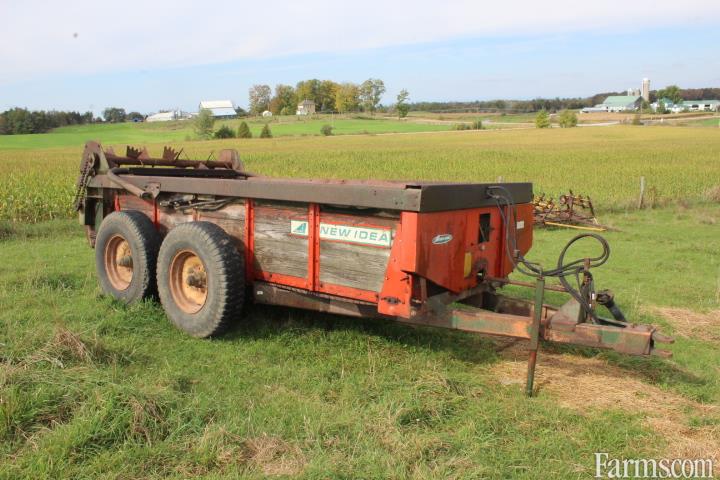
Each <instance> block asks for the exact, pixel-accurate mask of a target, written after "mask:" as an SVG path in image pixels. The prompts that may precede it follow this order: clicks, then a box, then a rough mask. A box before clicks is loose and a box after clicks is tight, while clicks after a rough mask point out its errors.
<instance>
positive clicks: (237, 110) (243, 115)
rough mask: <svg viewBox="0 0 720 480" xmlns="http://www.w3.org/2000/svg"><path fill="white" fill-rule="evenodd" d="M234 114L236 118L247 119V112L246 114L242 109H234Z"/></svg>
mask: <svg viewBox="0 0 720 480" xmlns="http://www.w3.org/2000/svg"><path fill="white" fill-rule="evenodd" d="M235 114H236V115H237V116H238V117H247V114H248V112H246V111H245V109H244V108H242V107H235Z"/></svg>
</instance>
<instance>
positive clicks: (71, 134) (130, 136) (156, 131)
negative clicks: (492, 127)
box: [0, 115, 450, 150]
mask: <svg viewBox="0 0 720 480" xmlns="http://www.w3.org/2000/svg"><path fill="white" fill-rule="evenodd" d="M246 121H248V123H249V125H250V130H251V131H252V133H253V136H255V137H257V136H259V135H260V130H261V129H262V127H263V125H264V124H265V123H266V122H268V123H269V124H270V128H271V130H272V133H273V136H277V137H283V136H296V135H313V136H316V135H320V127H322V126H323V125H325V124H328V125H332V126H333V127H334V128H333V134H334V135H348V134H363V133H369V134H380V133H409V132H432V131H442V130H449V129H450V126H449V125H434V124H427V123H416V122H411V121H402V120H396V119H388V118H380V117H378V118H377V119H373V118H352V117H346V116H336V117H331V116H329V115H323V116H318V117H315V118H312V119H305V118H297V117H294V116H292V117H274V118H270V119H265V120H260V119H257V118H253V119H248V120H246ZM240 122H241V120H218V121H216V122H215V127H214V128H215V130H217V129H218V128H219V127H220V126H221V125H228V126H229V127H231V128H232V129H233V130H237V127H238V126H239V125H240ZM193 138H195V133H194V131H193V128H192V122H191V121H179V122H154V123H114V124H94V125H75V126H70V127H61V128H57V129H55V130H53V131H51V132H49V133H43V134H34V135H2V136H0V150H24V149H41V148H56V147H79V146H82V145H84V143H85V142H86V141H87V140H102V141H103V142H104V143H106V144H114V143H127V144H142V143H162V142H174V143H177V142H181V141H188V140H191V139H193Z"/></svg>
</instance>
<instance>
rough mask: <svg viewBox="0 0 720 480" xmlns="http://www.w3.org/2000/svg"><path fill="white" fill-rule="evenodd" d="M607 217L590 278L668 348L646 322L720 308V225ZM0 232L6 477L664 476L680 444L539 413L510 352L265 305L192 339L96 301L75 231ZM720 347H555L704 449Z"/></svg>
mask: <svg viewBox="0 0 720 480" xmlns="http://www.w3.org/2000/svg"><path fill="white" fill-rule="evenodd" d="M603 219H604V220H605V221H607V222H609V223H612V224H613V225H615V226H617V227H619V228H621V229H622V230H623V231H622V232H612V233H609V234H608V238H609V240H610V241H611V243H612V245H613V248H614V250H613V254H612V257H611V261H610V263H609V264H608V265H607V266H606V267H603V268H602V269H601V270H599V271H598V272H597V274H596V279H597V281H598V282H600V283H601V285H602V286H609V287H612V288H614V289H615V291H616V293H617V294H618V299H619V301H620V304H621V306H622V307H623V308H624V309H625V310H626V311H627V313H628V314H629V315H631V318H632V319H633V320H636V321H637V320H640V321H643V322H644V321H653V322H655V323H659V324H660V325H662V326H663V327H664V329H665V331H666V332H669V333H673V329H672V327H671V326H670V325H668V323H667V321H665V320H663V319H661V318H657V317H653V316H652V315H651V314H648V313H647V310H646V307H649V306H654V305H669V306H681V307H689V308H693V309H698V310H706V309H712V308H714V309H717V308H718V307H719V306H720V299H719V298H718V295H719V294H720V291H718V288H719V287H718V286H719V285H720V284H719V283H718V282H720V254H719V253H718V252H720V240H719V239H718V237H717V235H716V230H717V222H718V221H720V207H718V206H714V207H704V208H703V209H702V210H700V209H683V208H674V209H663V210H659V211H643V212H636V213H633V214H608V215H606V216H605V217H604V218H603ZM4 232H5V234H4V235H5V237H4V239H3V240H0V257H2V258H3V259H4V268H3V269H2V270H0V303H1V304H2V305H3V308H2V309H0V363H2V365H1V367H2V368H1V369H0V398H1V399H2V402H0V439H1V440H2V441H0V455H2V457H0V458H1V460H0V478H8V479H10V478H12V479H16V478H32V479H38V478H53V479H57V478H98V477H102V478H161V477H163V478H165V477H168V476H169V477H172V478H188V477H190V476H194V475H198V476H202V477H205V478H221V477H225V476H230V477H233V476H235V475H242V476H247V477H251V478H261V477H263V476H265V475H266V474H268V475H269V474H283V473H284V474H288V475H291V476H296V475H297V476H301V477H303V478H339V477H352V478H359V477H362V478H387V477H394V478H445V477H454V478H476V477H486V478H578V477H586V476H591V475H592V471H593V470H592V468H593V457H592V454H593V452H596V451H603V452H609V453H610V454H611V456H613V457H626V458H639V457H648V456H649V457H655V458H658V457H659V456H661V455H663V452H665V451H666V449H667V448H670V447H672V445H673V444H674V442H676V441H677V438H676V437H675V436H674V435H671V436H666V435H665V434H662V433H659V432H654V431H653V430H652V428H651V427H650V426H649V424H648V423H647V422H646V421H645V418H652V415H653V412H651V411H648V412H643V413H637V412H628V411H624V410H622V409H621V408H617V409H616V408H609V409H608V408H592V405H590V406H584V405H583V406H582V407H585V408H584V413H578V411H577V410H574V409H569V408H566V407H563V406H560V405H558V399H557V398H556V396H555V395H554V394H552V393H549V392H551V391H552V389H551V386H552V385H551V384H552V383H553V382H557V381H559V380H558V379H556V380H552V379H550V380H549V382H550V385H548V384H546V383H543V384H541V387H540V392H539V396H538V397H536V398H534V399H531V400H528V399H527V398H525V397H524V396H523V393H522V389H521V386H520V385H519V384H517V383H514V382H511V383H507V382H505V381H504V380H503V379H502V378H499V377H498V376H497V374H494V373H493V370H492V369H493V367H494V366H497V365H499V364H501V363H502V362H504V361H506V360H504V357H503V353H502V352H501V351H500V349H499V348H498V345H497V344H495V343H494V342H493V341H491V340H489V339H484V338H481V337H478V336H473V335H469V334H462V333H458V332H448V331H439V330H431V329H423V328H421V329H411V328H408V327H404V326H401V325H397V324H393V323H389V322H383V321H369V320H367V321H366V320H356V319H347V318H342V317H336V316H330V315H321V314H314V313H305V312H300V311H295V310H289V309H282V308H269V307H265V308H260V307H255V308H250V309H248V310H247V312H246V316H245V318H244V320H243V321H242V322H241V324H239V325H238V326H237V327H236V328H234V329H233V330H232V331H231V332H230V333H229V334H228V335H226V336H225V337H223V338H221V339H217V340H198V339H193V338H190V337H187V336H186V335H184V334H182V333H180V332H179V331H177V330H175V329H174V328H173V327H172V326H171V324H170V323H169V322H168V321H167V320H166V319H165V317H164V315H163V312H162V309H161V307H160V306H159V305H157V304H155V303H152V302H151V303H145V304H141V305H135V306H130V307H126V306H124V305H121V304H119V303H116V302H114V301H112V300H110V299H107V298H104V297H102V296H100V295H99V289H98V287H97V286H96V280H95V276H94V259H93V251H92V250H90V249H89V248H88V247H87V245H86V242H85V239H84V238H83V235H82V232H81V227H80V226H78V225H77V224H75V223H74V222H71V221H54V222H48V223H42V224H38V225H35V226H32V225H31V226H27V225H6V226H5V229H4ZM572 234H573V232H569V231H566V230H556V231H540V232H537V235H536V242H535V247H534V249H533V251H532V252H531V255H530V256H531V257H532V258H535V259H540V260H542V261H543V262H551V260H552V259H554V257H555V256H556V255H557V251H558V249H559V246H560V245H561V242H563V241H564V240H566V239H567V238H569V236H571V235H572ZM718 346H719V345H718V342H712V341H704V340H701V339H687V338H682V337H681V338H679V339H678V342H677V343H676V344H675V345H673V346H672V347H671V349H672V350H673V352H674V354H675V357H674V359H673V360H671V361H666V360H660V359H643V358H626V357H623V356H621V355H616V354H612V353H597V352H594V351H591V350H585V349H563V348H558V347H550V346H546V347H545V348H546V351H548V350H549V351H550V352H555V354H558V353H562V352H564V351H571V352H574V353H576V354H579V355H583V356H599V358H601V359H603V361H605V362H607V363H608V364H609V365H611V366H613V368H619V369H620V371H621V372H623V373H622V375H623V376H624V377H625V378H634V379H637V380H639V381H641V382H643V383H644V384H646V385H647V386H648V387H647V388H659V389H660V390H661V391H663V392H666V393H665V394H664V395H674V396H676V397H677V398H684V399H687V400H686V401H688V402H691V403H690V404H689V405H691V406H689V407H686V409H687V411H685V412H684V413H683V415H687V417H688V418H689V419H695V420H683V419H674V420H673V421H676V422H680V423H679V424H682V425H685V426H684V427H683V428H684V431H685V432H688V431H690V432H692V431H694V430H693V429H700V428H707V426H708V425H710V426H712V425H717V424H718V422H720V419H719V418H717V417H713V416H710V417H708V416H707V412H705V411H703V410H700V409H699V408H700V407H699V404H696V403H694V402H697V401H699V402H702V403H707V404H717V403H718V401H720V383H719V381H718V378H719V377H720V374H719V372H718V371H717V369H716V368H715V369H713V368H708V367H709V366H710V365H718V364H720V348H718ZM545 355H546V354H545V353H541V355H540V364H539V366H538V371H539V372H543V371H544V369H551V368H552V367H551V366H548V365H545V361H546V360H545V359H546V357H545ZM519 375H520V376H521V375H522V373H521V374H519ZM578 378H579V377H578ZM513 380H517V381H518V382H521V381H522V378H519V379H513ZM573 381H574V380H573V379H572V378H571V379H569V380H568V383H569V384H570V385H572V383H573ZM543 385H544V386H543ZM545 387H547V388H545ZM609 387H610V386H609ZM610 388H612V387H610ZM548 389H549V390H548ZM627 395H630V396H633V395H642V392H627ZM569 398H572V394H570V397H569ZM638 398H642V397H638ZM692 405H698V406H697V407H692ZM695 408H697V409H698V410H697V411H696V410H694V409H695ZM698 419H703V420H702V421H701V422H699V423H698ZM684 422H687V424H686V423H684ZM708 422H709V423H708ZM698 431H699V430H698Z"/></svg>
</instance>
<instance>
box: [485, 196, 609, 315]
mask: <svg viewBox="0 0 720 480" xmlns="http://www.w3.org/2000/svg"><path fill="white" fill-rule="evenodd" d="M488 190H497V191H501V192H503V193H501V194H497V193H489V196H490V197H491V198H493V199H494V200H495V203H496V205H497V207H498V211H499V212H500V217H501V218H502V221H503V225H505V253H506V255H507V257H508V259H509V260H510V262H511V263H512V265H513V267H514V268H515V269H516V270H517V271H519V272H520V273H522V274H524V275H527V276H530V277H534V278H539V277H555V278H557V279H558V280H559V281H560V284H562V286H563V287H564V288H565V290H567V292H568V293H569V294H570V296H572V297H573V298H574V299H575V300H576V301H577V302H578V303H579V304H580V306H581V308H582V309H583V311H584V312H585V313H586V314H587V315H589V316H590V317H592V319H593V321H594V322H595V323H600V320H599V318H598V316H597V313H596V312H595V310H594V309H593V308H592V306H591V305H590V303H589V302H588V301H587V300H586V299H585V297H584V296H583V295H582V294H581V292H580V290H581V286H580V283H581V282H580V274H581V273H584V274H585V275H586V276H587V278H588V280H589V281H590V282H592V274H591V273H590V272H589V271H588V270H589V269H590V268H594V267H599V266H601V265H603V264H604V263H605V262H607V260H608V258H610V245H609V244H608V242H607V240H605V238H604V237H602V236H600V235H598V234H596V233H581V234H579V235H576V236H575V237H573V238H572V239H570V241H569V242H568V243H567V244H565V246H564V247H563V249H562V250H561V252H560V256H559V257H558V261H557V265H556V267H555V268H554V269H551V270H543V268H542V266H541V265H539V264H537V263H533V262H530V261H528V260H526V259H525V257H523V255H522V254H521V253H520V252H519V251H518V250H517V244H516V231H515V227H516V225H517V223H516V222H517V209H516V204H515V202H514V200H513V198H512V194H511V193H510V191H509V190H508V189H507V188H505V187H503V186H502V185H492V186H490V187H488ZM501 200H503V201H504V202H505V205H507V207H508V212H509V213H510V214H511V215H512V217H511V218H507V215H506V212H505V209H504V208H503V205H502V204H501V202H500V201H501ZM584 238H592V239H594V240H596V241H597V242H598V243H600V245H601V246H602V253H601V254H600V255H598V256H596V257H591V258H589V259H587V260H588V265H587V266H586V265H585V262H586V259H585V258H580V259H577V260H573V261H571V262H568V263H565V256H566V254H567V252H568V250H570V247H572V246H573V245H574V244H575V243H576V242H578V241H579V240H582V239H584ZM516 258H517V260H516ZM523 267H524V268H523ZM569 276H574V277H575V281H576V283H577V285H578V287H577V288H574V287H573V286H572V285H571V284H570V282H568V280H567V278H566V277H569Z"/></svg>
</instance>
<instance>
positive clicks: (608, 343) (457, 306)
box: [76, 142, 672, 394]
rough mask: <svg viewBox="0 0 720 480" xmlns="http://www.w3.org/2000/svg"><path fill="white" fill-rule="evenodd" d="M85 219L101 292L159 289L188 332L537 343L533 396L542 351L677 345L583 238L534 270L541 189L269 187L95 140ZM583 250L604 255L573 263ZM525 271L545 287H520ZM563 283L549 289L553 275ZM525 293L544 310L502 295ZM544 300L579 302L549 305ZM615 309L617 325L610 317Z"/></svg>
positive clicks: (227, 167) (237, 172)
mask: <svg viewBox="0 0 720 480" xmlns="http://www.w3.org/2000/svg"><path fill="white" fill-rule="evenodd" d="M80 170H81V172H80V177H79V179H78V194H77V197H76V207H77V209H78V211H79V213H80V220H81V223H82V224H84V225H85V228H86V232H87V236H88V240H89V242H90V244H91V245H92V246H93V247H94V248H95V250H96V267H97V272H98V277H99V281H100V284H101V287H102V289H103V291H104V292H105V293H107V294H109V295H112V296H114V297H116V298H118V299H121V300H123V301H125V302H133V301H137V300H139V299H141V298H143V297H146V296H149V295H150V294H151V293H153V292H154V291H155V290H157V292H158V294H159V297H160V301H161V303H162V305H163V308H164V309H165V312H166V313H167V316H168V318H169V319H170V320H171V321H172V322H173V323H174V324H175V325H176V326H178V327H179V328H181V329H183V330H184V331H186V332H187V333H189V334H190V335H194V336H198V337H206V336H211V335H218V334H220V333H221V332H222V331H223V330H224V329H225V328H227V327H228V325H229V324H230V322H231V321H234V320H236V319H237V318H238V316H239V315H240V314H241V311H240V310H241V308H242V306H243V304H244V303H246V299H252V300H253V301H255V302H256V303H264V304H273V305H283V306H287V307H295V308H303V309H309V310H315V311H320V312H329V313H334V314H341V315H349V316H356V317H376V318H384V319H392V320H396V321H399V322H403V323H408V324H413V325H427V326H434V327H444V328H452V329H458V330H463V331H467V332H475V333H481V334H487V335H497V336H503V337H511V338H516V339H523V340H527V341H528V347H529V351H530V354H529V363H528V379H527V392H528V394H532V390H533V387H532V383H533V376H534V369H535V362H536V357H537V351H538V347H539V343H540V340H548V341H552V342H558V343H566V344H573V345H583V346H588V347H597V348H607V349H612V350H615V351H618V352H622V353H626V354H630V355H661V356H668V355H669V352H666V351H664V350H659V349H657V348H656V344H658V343H667V342H671V341H672V339H670V338H668V337H665V336H663V335H662V334H660V333H659V332H658V331H657V330H656V329H655V328H654V327H652V326H650V325H638V324H633V323H629V322H627V321H626V319H625V317H624V315H623V314H622V312H621V311H620V310H619V309H618V307H617V306H616V305H615V303H614V301H613V296H612V294H611V293H610V292H609V291H596V290H595V287H594V282H593V276H592V273H591V270H592V268H594V267H597V266H600V265H602V264H603V263H604V262H605V261H606V260H607V258H608V255H609V247H608V245H607V243H606V242H605V241H604V240H603V239H602V238H601V237H599V236H597V235H595V234H590V233H584V234H581V235H579V236H578V237H576V238H575V239H573V240H572V241H571V242H570V243H569V244H568V245H567V246H566V247H565V248H564V249H563V251H562V254H561V256H560V258H559V261H558V264H557V266H556V267H555V268H552V269H547V270H543V269H542V268H541V267H540V266H539V265H537V264H533V263H531V262H529V261H528V260H526V259H525V255H526V254H527V253H528V251H529V250H530V248H531V246H532V241H533V217H534V207H533V203H532V201H533V195H532V185H531V184H529V183H502V184H469V183H427V182H418V183H409V182H402V183H401V182H358V181H331V180H296V179H281V178H268V177H261V176H257V175H253V174H251V173H249V172H247V171H245V170H244V168H243V165H242V162H240V160H239V157H238V155H237V153H236V152H235V151H233V150H223V151H222V152H221V153H220V154H219V158H218V159H217V160H214V161H191V160H180V158H179V155H178V154H177V153H176V152H174V151H173V150H171V149H169V148H166V149H165V151H164V153H163V155H162V157H161V158H152V157H150V156H149V155H148V154H147V152H146V151H145V150H142V151H141V150H136V149H128V151H127V152H126V154H125V155H117V154H115V153H114V152H112V151H111V150H107V151H104V150H103V149H102V148H101V146H100V145H99V144H98V143H95V142H89V143H88V144H87V145H86V147H85V151H84V152H83V158H82V161H81V167H80ZM582 239H594V240H597V241H599V242H600V244H601V246H602V253H600V254H599V255H598V256H597V257H595V258H585V259H579V260H575V261H566V259H565V256H566V253H567V251H568V249H569V247H570V246H571V245H572V244H573V243H574V242H576V241H578V240H582ZM513 271H518V272H522V273H526V274H527V275H529V276H530V277H531V278H532V282H520V281H515V280H511V279H510V278H509V277H510V274H511V273H512V272H513ZM553 277H554V278H557V279H558V280H559V282H560V283H559V285H546V283H545V281H546V279H548V278H553ZM508 284H513V285H519V286H525V287H530V288H532V289H534V292H535V293H534V300H529V301H528V300H521V299H518V298H512V297H509V296H506V295H503V294H501V293H500V290H501V289H502V287H503V286H505V285H508ZM547 290H553V291H561V292H564V293H567V294H568V295H569V300H568V301H567V303H565V305H563V306H562V307H560V308H555V307H552V306H549V305H547V304H545V303H544V299H545V292H546V291H547ZM599 306H604V307H605V308H606V310H607V311H608V312H609V314H610V316H609V317H603V316H601V315H600V313H599Z"/></svg>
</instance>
